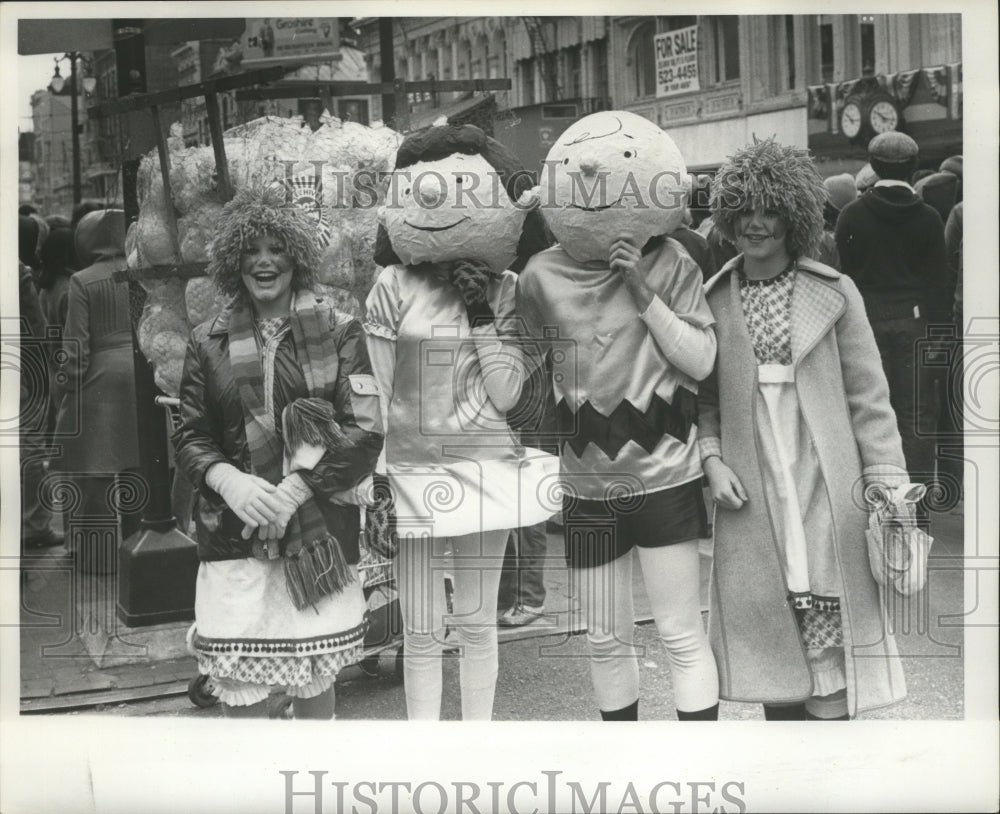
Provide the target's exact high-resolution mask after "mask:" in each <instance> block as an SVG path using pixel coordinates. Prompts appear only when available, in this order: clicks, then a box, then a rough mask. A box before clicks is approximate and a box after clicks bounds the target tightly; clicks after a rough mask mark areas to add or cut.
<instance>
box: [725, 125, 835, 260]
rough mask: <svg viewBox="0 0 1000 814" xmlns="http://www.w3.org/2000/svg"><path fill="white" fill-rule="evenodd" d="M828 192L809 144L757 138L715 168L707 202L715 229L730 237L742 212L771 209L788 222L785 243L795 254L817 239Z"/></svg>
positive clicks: (809, 248) (806, 250)
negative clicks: (802, 146) (789, 144)
mask: <svg viewBox="0 0 1000 814" xmlns="http://www.w3.org/2000/svg"><path fill="white" fill-rule="evenodd" d="M827 197H828V196H827V191H826V188H825V187H824V186H823V179H822V178H821V177H820V174H819V172H818V171H817V170H816V165H815V164H813V160H812V158H811V157H810V155H809V151H808V150H802V149H799V148H797V147H786V146H784V145H782V144H778V142H776V141H775V140H774V139H773V138H769V139H765V140H762V141H758V140H756V139H755V140H754V143H753V144H748V145H747V146H746V147H744V148H743V149H742V150H739V151H738V152H736V153H735V154H734V155H733V156H732V157H731V158H730V159H729V160H728V161H727V162H726V163H725V164H723V165H722V166H721V167H720V168H719V171H718V172H717V173H716V174H715V182H714V183H713V184H712V196H711V199H710V202H709V206H710V207H711V210H712V214H713V216H714V217H715V223H716V225H717V226H718V228H719V231H720V232H722V234H723V236H725V237H726V238H727V239H729V240H730V241H732V242H734V243H735V242H736V232H737V227H738V225H739V218H740V215H741V214H743V213H744V212H745V211H746V210H748V209H751V208H753V207H762V208H764V209H771V210H774V211H775V212H777V213H778V215H779V216H780V217H781V219H782V220H783V221H784V222H785V224H786V225H787V227H788V236H787V237H786V247H787V249H788V253H789V254H790V255H791V256H792V257H793V258H795V257H803V256H808V255H809V254H811V253H812V252H813V250H814V249H815V247H816V246H817V244H818V243H819V240H820V237H821V236H822V234H823V204H824V203H825V202H826V200H827Z"/></svg>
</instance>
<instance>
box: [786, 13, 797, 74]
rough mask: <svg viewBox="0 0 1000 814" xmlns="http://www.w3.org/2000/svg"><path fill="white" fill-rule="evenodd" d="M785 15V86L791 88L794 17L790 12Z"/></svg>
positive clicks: (793, 54)
mask: <svg viewBox="0 0 1000 814" xmlns="http://www.w3.org/2000/svg"><path fill="white" fill-rule="evenodd" d="M784 17H785V58H786V59H787V60H788V64H787V71H786V74H787V76H788V83H787V84H786V85H785V87H786V88H788V89H789V90H792V89H793V88H794V87H795V18H794V17H792V15H791V14H786V15H784Z"/></svg>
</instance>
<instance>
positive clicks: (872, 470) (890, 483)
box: [861, 464, 910, 489]
mask: <svg viewBox="0 0 1000 814" xmlns="http://www.w3.org/2000/svg"><path fill="white" fill-rule="evenodd" d="M861 474H862V477H863V478H864V482H865V486H866V487H867V486H873V485H875V484H880V485H882V486H886V487H888V488H890V489H893V488H895V487H897V486H901V485H902V484H904V483H909V482H910V476H909V474H908V473H907V471H906V470H905V469H903V467H901V466H896V465H895V464H872V465H870V466H866V467H865V468H864V469H863V470H862V471H861Z"/></svg>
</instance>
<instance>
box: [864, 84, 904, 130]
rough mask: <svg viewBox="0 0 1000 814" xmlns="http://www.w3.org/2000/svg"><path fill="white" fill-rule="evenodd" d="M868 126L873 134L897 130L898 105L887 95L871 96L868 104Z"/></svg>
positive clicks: (898, 118)
mask: <svg viewBox="0 0 1000 814" xmlns="http://www.w3.org/2000/svg"><path fill="white" fill-rule="evenodd" d="M867 118H868V125H869V127H870V128H871V129H872V130H873V131H874V132H875V134H876V135H878V134H879V133H888V132H889V131H890V130H898V129H899V120H900V115H899V105H898V104H896V100H895V99H893V98H892V97H891V96H889V95H888V94H878V95H876V96H873V97H872V98H871V99H870V100H869V103H868V117H867Z"/></svg>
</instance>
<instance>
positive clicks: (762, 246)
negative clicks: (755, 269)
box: [736, 206, 791, 271]
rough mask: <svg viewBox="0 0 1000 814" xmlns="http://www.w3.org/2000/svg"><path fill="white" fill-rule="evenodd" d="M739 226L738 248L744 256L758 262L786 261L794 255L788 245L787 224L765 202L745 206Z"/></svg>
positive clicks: (737, 235)
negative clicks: (753, 205)
mask: <svg viewBox="0 0 1000 814" xmlns="http://www.w3.org/2000/svg"><path fill="white" fill-rule="evenodd" d="M736 226H737V231H736V248H738V249H739V250H740V251H741V252H742V253H743V257H744V259H745V260H747V261H752V262H753V263H758V264H787V262H788V261H789V260H790V259H791V258H790V256H789V254H788V248H787V246H786V245H785V238H786V237H787V235H788V224H786V223H785V221H784V219H783V218H782V217H781V216H780V215H779V214H778V213H777V212H775V211H774V210H772V209H765V208H764V207H762V206H755V207H753V208H752V209H746V210H744V211H743V212H742V213H740V217H739V220H738V222H737V224H736ZM782 267H783V265H782ZM778 271H781V269H778Z"/></svg>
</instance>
